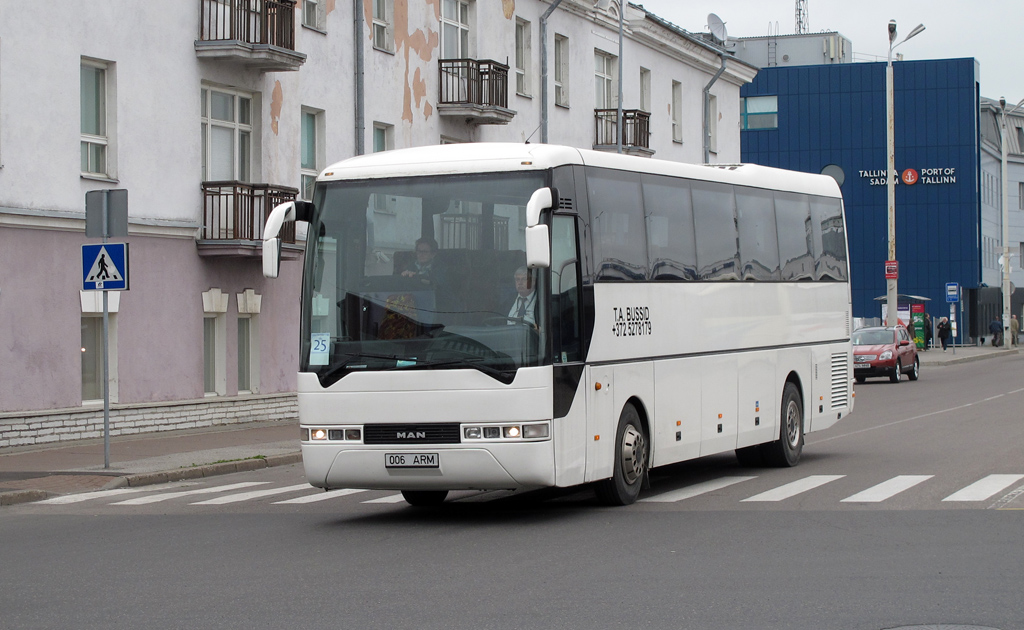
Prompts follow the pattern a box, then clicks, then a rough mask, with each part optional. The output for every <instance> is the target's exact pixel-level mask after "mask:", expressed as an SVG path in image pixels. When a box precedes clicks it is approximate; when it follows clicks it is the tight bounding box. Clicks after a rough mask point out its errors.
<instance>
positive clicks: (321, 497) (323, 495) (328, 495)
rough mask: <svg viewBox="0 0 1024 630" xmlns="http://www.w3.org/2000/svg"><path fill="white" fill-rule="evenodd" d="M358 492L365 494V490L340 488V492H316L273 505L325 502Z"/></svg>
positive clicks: (276, 502)
mask: <svg viewBox="0 0 1024 630" xmlns="http://www.w3.org/2000/svg"><path fill="white" fill-rule="evenodd" d="M358 492H366V490H353V489H351V488H342V489H340V490H328V491H327V492H318V493H316V494H308V495H306V496H304V497H297V498H295V499H285V500H284V501H275V502H274V505H285V504H289V503H315V502H317V501H326V500H327V499H334V498H336V497H343V496H346V495H349V494H356V493H358Z"/></svg>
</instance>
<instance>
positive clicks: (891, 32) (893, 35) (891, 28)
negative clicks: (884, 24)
mask: <svg viewBox="0 0 1024 630" xmlns="http://www.w3.org/2000/svg"><path fill="white" fill-rule="evenodd" d="M894 41H896V20H889V44H890V45H891V44H892V43H893V42H894Z"/></svg>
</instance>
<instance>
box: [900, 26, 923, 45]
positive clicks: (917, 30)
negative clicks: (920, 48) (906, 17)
mask: <svg viewBox="0 0 1024 630" xmlns="http://www.w3.org/2000/svg"><path fill="white" fill-rule="evenodd" d="M923 30H924V24H918V25H917V26H915V27H914V30H912V31H910V35H907V36H906V37H904V38H903V41H907V40H908V39H910V38H911V37H914V36H915V35H920V34H921V31H923Z"/></svg>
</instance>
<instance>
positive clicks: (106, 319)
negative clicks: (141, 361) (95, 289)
mask: <svg viewBox="0 0 1024 630" xmlns="http://www.w3.org/2000/svg"><path fill="white" fill-rule="evenodd" d="M108 208H109V204H108V195H106V194H105V195H103V242H104V243H106V242H107V238H108V237H109V236H110V221H109V220H108V217H107V212H108ZM103 468H104V469H108V468H110V310H109V304H108V302H107V290H106V289H103Z"/></svg>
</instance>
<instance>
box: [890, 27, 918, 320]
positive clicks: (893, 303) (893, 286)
mask: <svg viewBox="0 0 1024 630" xmlns="http://www.w3.org/2000/svg"><path fill="white" fill-rule="evenodd" d="M923 30H924V24H918V25H917V26H916V27H914V30H912V31H910V34H909V35H907V36H906V37H904V38H903V39H902V40H901V41H900V42H899V43H894V42H896V20H889V59H888V61H887V62H886V64H885V110H886V129H885V142H886V160H887V162H888V163H887V165H886V172H885V175H886V177H885V180H886V186H887V188H888V193H889V214H888V219H889V220H888V223H889V257H888V258H887V259H886V260H891V261H894V262H895V261H896V115H895V106H894V105H893V96H894V95H893V80H892V51H893V49H895V48H896V47H897V46H899V45H900V44H902V43H903V42H905V41H907V40H908V39H910V38H911V37H914V36H915V35H918V34H920V33H921V31H923ZM886 275H889V274H886ZM893 275H895V274H893ZM885 284H886V286H885V304H886V314H885V325H886V326H895V325H896V324H897V323H898V322H899V319H898V318H899V315H898V313H897V311H896V309H897V308H898V302H899V300H898V298H897V295H898V293H897V279H896V278H893V277H888V278H887V279H886V281H885Z"/></svg>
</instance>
